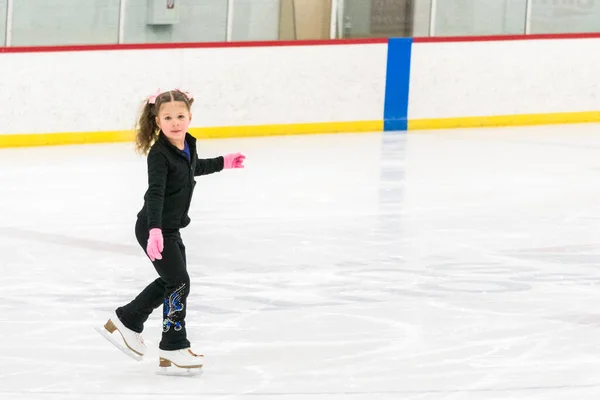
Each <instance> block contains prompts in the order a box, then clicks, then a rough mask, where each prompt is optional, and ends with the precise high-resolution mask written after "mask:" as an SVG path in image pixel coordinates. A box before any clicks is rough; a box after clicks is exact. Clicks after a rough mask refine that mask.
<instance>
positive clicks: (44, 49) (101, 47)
mask: <svg viewBox="0 0 600 400" xmlns="http://www.w3.org/2000/svg"><path fill="white" fill-rule="evenodd" d="M387 42H388V39H387V38H375V39H371V38H369V39H334V40H289V41H288V40H286V41H284V40H270V41H254V42H250V41H248V42H201V43H200V42H194V43H139V44H94V45H70V46H27V47H0V53H51V52H60V51H107V50H156V49H202V48H229V47H280V46H331V45H348V44H373V43H387Z"/></svg>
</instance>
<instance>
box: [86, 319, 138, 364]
mask: <svg viewBox="0 0 600 400" xmlns="http://www.w3.org/2000/svg"><path fill="white" fill-rule="evenodd" d="M96 330H97V331H98V332H99V333H100V334H101V335H102V336H104V338H105V339H106V340H108V341H109V342H111V343H112V344H113V345H114V346H115V347H117V348H118V349H119V350H121V351H122V352H123V353H125V354H127V355H128V356H129V357H131V358H133V359H134V360H137V361H141V360H142V357H143V356H144V353H145V352H146V345H145V344H144V338H143V337H142V335H141V334H139V333H137V332H134V331H132V330H131V329H128V328H127V327H125V325H123V323H122V322H121V321H120V320H119V317H117V314H116V313H115V312H113V315H112V316H111V317H110V319H109V320H108V321H107V322H106V324H104V326H103V327H101V328H100V327H98V328H96ZM115 332H118V333H119V334H120V336H121V339H122V340H121V339H119V337H118V336H117V334H116V333H115Z"/></svg>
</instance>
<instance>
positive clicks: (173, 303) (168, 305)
mask: <svg viewBox="0 0 600 400" xmlns="http://www.w3.org/2000/svg"><path fill="white" fill-rule="evenodd" d="M184 290H185V283H184V284H182V285H181V286H180V287H178V288H177V289H176V290H175V291H174V292H173V293H171V295H170V296H169V297H167V298H166V299H165V300H164V319H163V332H168V331H169V329H171V327H172V326H173V327H174V329H175V330H176V331H180V330H181V323H179V321H173V317H174V316H175V313H177V312H180V311H182V310H183V304H182V303H181V297H182V295H183V293H184Z"/></svg>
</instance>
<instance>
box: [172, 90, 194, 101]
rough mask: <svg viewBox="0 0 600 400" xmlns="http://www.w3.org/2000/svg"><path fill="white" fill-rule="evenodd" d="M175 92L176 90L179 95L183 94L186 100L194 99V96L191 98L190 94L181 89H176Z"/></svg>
mask: <svg viewBox="0 0 600 400" xmlns="http://www.w3.org/2000/svg"><path fill="white" fill-rule="evenodd" d="M175 90H177V91H178V92H181V93H183V94H185V97H187V98H188V100H191V99H193V98H194V96H192V94H191V93H190V92H185V91H183V90H181V89H177V88H176V89H175Z"/></svg>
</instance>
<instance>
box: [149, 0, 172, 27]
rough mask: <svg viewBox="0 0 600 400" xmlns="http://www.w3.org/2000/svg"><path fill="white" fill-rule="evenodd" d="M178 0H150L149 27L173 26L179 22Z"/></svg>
mask: <svg viewBox="0 0 600 400" xmlns="http://www.w3.org/2000/svg"><path fill="white" fill-rule="evenodd" d="M177 3H179V1H178V0H148V25H173V24H176V23H178V22H179V4H177Z"/></svg>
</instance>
